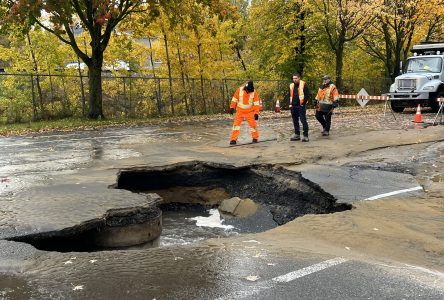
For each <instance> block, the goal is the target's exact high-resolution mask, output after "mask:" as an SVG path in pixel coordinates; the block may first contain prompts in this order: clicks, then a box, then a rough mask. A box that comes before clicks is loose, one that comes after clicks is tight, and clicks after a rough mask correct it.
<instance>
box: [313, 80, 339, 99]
mask: <svg viewBox="0 0 444 300" xmlns="http://www.w3.org/2000/svg"><path fill="white" fill-rule="evenodd" d="M315 99H316V100H318V101H319V102H324V103H333V101H337V100H339V93H338V89H337V88H336V86H335V85H334V84H333V83H332V84H330V86H329V87H328V88H324V89H321V88H319V90H318V94H317V95H316V98H315Z"/></svg>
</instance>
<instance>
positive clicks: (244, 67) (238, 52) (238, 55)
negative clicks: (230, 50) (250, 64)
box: [234, 46, 247, 71]
mask: <svg viewBox="0 0 444 300" xmlns="http://www.w3.org/2000/svg"><path fill="white" fill-rule="evenodd" d="M234 48H235V49H236V54H237V57H238V58H239V60H240V62H241V64H242V69H243V70H244V71H247V66H246V65H245V62H244V59H243V58H242V54H241V52H240V49H239V47H238V46H234Z"/></svg>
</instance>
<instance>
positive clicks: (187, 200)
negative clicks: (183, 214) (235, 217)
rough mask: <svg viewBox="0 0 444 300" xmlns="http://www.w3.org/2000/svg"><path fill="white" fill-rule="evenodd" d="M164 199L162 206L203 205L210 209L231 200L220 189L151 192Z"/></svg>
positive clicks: (182, 187) (179, 189) (203, 188)
mask: <svg viewBox="0 0 444 300" xmlns="http://www.w3.org/2000/svg"><path fill="white" fill-rule="evenodd" d="M150 193H156V194H158V195H159V196H160V197H162V199H163V201H162V205H165V204H170V203H177V204H180V203H181V204H201V205H204V206H208V207H214V206H217V205H219V204H220V203H221V202H222V201H223V200H225V199H228V198H230V194H228V192H227V191H226V190H225V189H223V188H220V187H189V186H176V187H171V188H168V189H163V190H151V191H150Z"/></svg>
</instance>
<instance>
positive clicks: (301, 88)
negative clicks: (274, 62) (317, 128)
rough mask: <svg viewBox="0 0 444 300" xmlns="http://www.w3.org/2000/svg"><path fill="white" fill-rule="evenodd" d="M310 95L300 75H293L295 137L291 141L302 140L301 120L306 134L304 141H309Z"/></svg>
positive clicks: (291, 105) (291, 100)
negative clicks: (308, 110)
mask: <svg viewBox="0 0 444 300" xmlns="http://www.w3.org/2000/svg"><path fill="white" fill-rule="evenodd" d="M309 93H310V92H309V90H308V87H307V84H306V83H305V81H303V80H301V75H300V74H299V73H295V74H293V83H292V84H290V109H291V117H292V119H293V127H294V135H293V136H292V137H291V138H290V140H291V141H299V140H300V139H301V130H300V127H299V120H301V123H302V130H303V134H304V136H303V138H302V141H303V142H308V141H309V139H308V123H307V110H306V108H305V104H306V103H307V100H308V99H309V97H310V94H309Z"/></svg>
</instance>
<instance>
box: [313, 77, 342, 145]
mask: <svg viewBox="0 0 444 300" xmlns="http://www.w3.org/2000/svg"><path fill="white" fill-rule="evenodd" d="M315 100H316V119H317V120H318V121H319V123H321V125H322V135H323V136H328V135H330V127H331V116H332V114H333V109H334V108H335V107H337V106H338V103H339V92H338V89H337V88H336V86H335V85H334V84H333V82H332V81H331V80H330V76H329V75H325V76H324V77H322V85H321V86H320V88H319V90H318V94H317V95H316V98H315Z"/></svg>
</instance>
